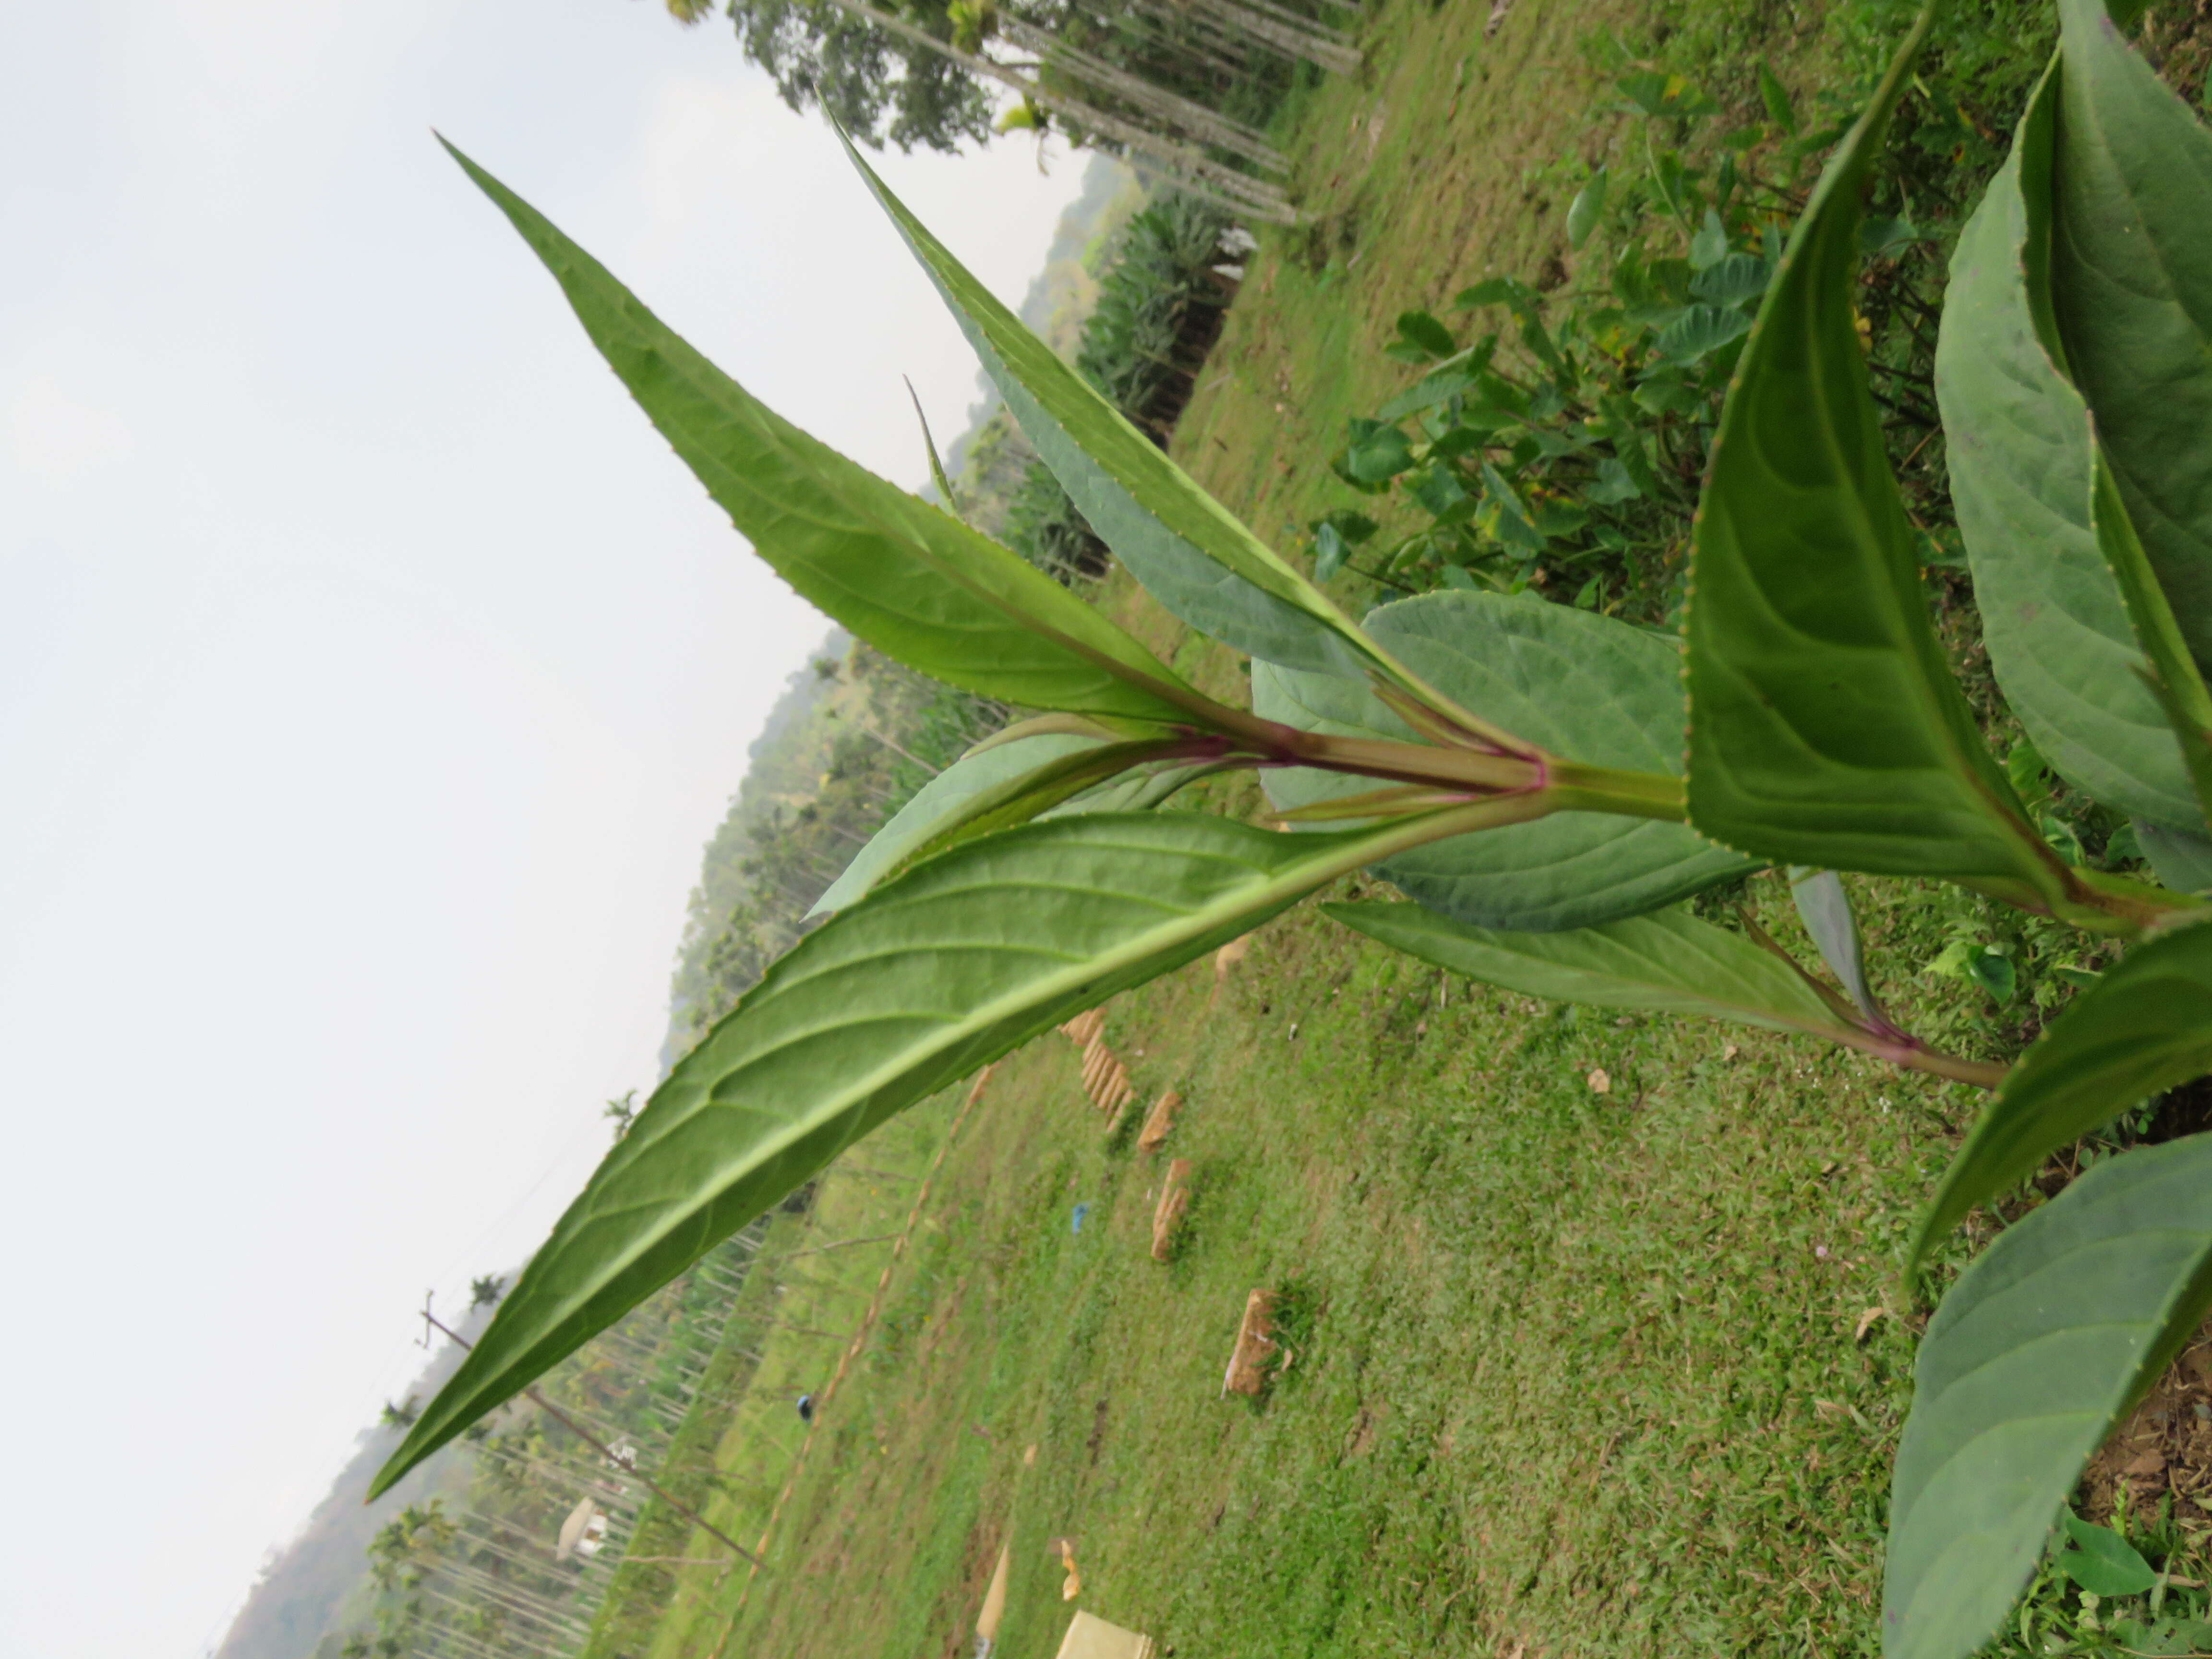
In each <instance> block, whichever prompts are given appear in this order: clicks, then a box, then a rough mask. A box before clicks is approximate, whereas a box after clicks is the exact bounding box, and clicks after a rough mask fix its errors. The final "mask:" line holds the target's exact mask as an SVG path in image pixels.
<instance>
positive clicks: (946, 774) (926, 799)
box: [806, 732, 1100, 917]
mask: <svg viewBox="0 0 2212 1659" xmlns="http://www.w3.org/2000/svg"><path fill="white" fill-rule="evenodd" d="M1099 746H1100V740H1099V739H1098V738H1085V737H1078V736H1075V735H1073V734H1072V733H1067V732H1040V733H1039V734H1038V735H1037V736H1036V737H1031V738H1014V739H1013V740H1012V741H1011V742H1008V743H1000V744H992V745H991V746H990V747H988V748H986V749H979V750H974V751H972V752H970V753H969V754H965V755H963V756H962V757H960V758H959V759H958V760H957V761H955V762H953V763H952V764H951V765H950V766H948V767H946V768H945V769H944V770H943V771H942V772H940V773H939V774H938V775H936V776H935V777H933V778H932V779H931V780H930V781H928V782H927V783H925V784H924V785H922V786H921V788H919V789H917V790H916V791H915V793H914V796H913V799H910V800H908V802H907V804H906V805H903V806H902V807H900V808H899V810H898V811H896V812H895V813H893V814H892V815H891V816H890V818H889V819H887V820H886V821H885V822H884V824H883V826H882V828H880V829H878V830H877V831H876V833H875V834H874V835H873V836H870V837H869V839H868V844H867V845H866V846H865V847H863V848H860V851H859V852H857V853H855V854H853V861H852V862H851V863H850V864H848V865H847V866H845V870H844V873H843V874H842V875H840V876H839V877H838V878H837V879H836V880H835V881H833V882H831V883H830V884H829V888H828V890H826V891H824V892H823V895H822V896H821V897H820V898H818V899H817V900H815V901H814V908H812V909H811V910H809V911H808V912H807V913H806V914H807V915H808V916H809V917H813V916H819V915H830V914H831V913H832V912H835V911H838V910H842V909H844V908H846V907H847V906H848V905H849V904H851V903H853V902H854V901H855V900H857V899H859V898H860V896H861V895H862V894H864V893H866V891H867V890H869V889H870V888H871V887H873V886H874V885H875V884H877V883H878V881H880V880H882V879H883V878H884V877H885V876H887V875H889V874H890V872H892V871H893V870H895V869H896V868H897V867H898V866H899V864H900V863H901V862H902V860H905V859H906V858H907V856H908V854H912V853H914V852H915V851H916V850H917V849H918V848H921V846H922V845H923V844H924V843H925V842H927V841H928V840H929V839H930V837H931V836H933V835H935V834H936V833H938V832H939V830H940V829H942V828H943V827H944V826H945V824H946V823H949V822H951V820H953V819H955V818H957V817H959V816H960V815H961V814H962V813H963V812H965V811H970V810H972V809H973V807H974V806H975V804H976V803H977V802H978V801H980V800H982V799H987V798H988V797H989V796H991V795H992V794H993V793H995V792H997V791H998V790H1000V789H1001V788H1003V787H1005V786H1006V785H1008V784H1010V783H1013V782H1015V781H1017V780H1018V779H1021V778H1025V777H1027V776H1029V775H1030V774H1031V773H1033V772H1035V771H1036V770H1037V769H1039V768H1040V767H1042V766H1045V765H1047V764H1048V763H1051V762H1054V761H1058V760H1065V759H1066V758H1067V757H1070V756H1072V755H1081V754H1085V753H1088V752H1090V751H1091V750H1095V749H1097V748H1098V747H1099Z"/></svg>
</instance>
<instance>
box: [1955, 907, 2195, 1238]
mask: <svg viewBox="0 0 2212 1659" xmlns="http://www.w3.org/2000/svg"><path fill="white" fill-rule="evenodd" d="M2207 1071H2212V926H2207V925H2206V924H2204V923H2203V922H2198V923H2196V924H2194V925H2191V926H2188V927H2177V928H2174V929H2173V930H2172V931H2171V932H2168V933H2161V934H2160V935H2158V936H2157V937H2155V938H2154V939H2150V940H2148V941H2147V942H2146V943H2144V944H2142V945H2138V946H2137V947H2136V949H2135V950H2133V951H2130V952H2129V953H2128V954H2127V955H2126V956H2125V957H2122V958H2121V960H2120V961H2119V962H2118V963H2117V964H2116V965H2115V966H2113V967H2112V968H2109V969H2106V971H2105V972H2104V973H2102V974H2100V975H2098V977H2097V980H2096V982H2095V983H2094V984H2093V985H2091V986H2089V987H2087V989H2085V990H2084V991H2082V992H2081V994H2080V995H2078V996H2076V997H2075V999H2074V1000H2073V1001H2072V1002H2071V1003H2070V1004H2069V1005H2068V1006H2067V1008H2066V1010H2065V1012H2063V1013H2062V1014H2060V1015H2059V1016H2058V1018H2056V1019H2054V1020H2052V1021H2051V1024H2048V1025H2046V1026H2045V1028H2044V1030H2043V1035H2042V1036H2039V1037H2038V1038H2037V1039H2036V1040H2035V1042H2034V1044H2033V1047H2031V1048H2029V1049H2028V1051H2027V1054H2023V1055H2022V1056H2021V1060H2020V1063H2019V1064H2018V1065H2016V1066H2014V1067H2013V1068H2012V1071H2011V1073H2009V1074H2008V1076H2007V1077H2006V1079H2005V1082H2004V1086H2003V1087H2002V1089H2001V1090H1999V1091H1998V1092H1997V1096H1996V1099H1995V1100H1993V1101H1991V1102H1990V1105H1989V1108H1988V1109H1987V1110H1986V1111H1984V1113H1983V1114H1982V1118H1981V1121H1979V1122H1978V1123H1977V1124H1976V1125H1975V1126H1974V1128H1973V1132H1972V1133H1971V1134H1970V1135H1968V1136H1967V1138H1966V1145H1965V1146H1962V1147H1960V1149H1959V1153H1958V1156H1957V1157H1956V1158H1954V1159H1953V1160H1952V1163H1951V1167H1950V1169H1949V1170H1947V1171H1946V1172H1945V1174H1944V1176H1943V1182H1942V1186H1941V1187H1939V1188H1937V1189H1936V1196H1935V1198H1934V1200H1932V1201H1931V1202H1930V1204H1929V1208H1928V1212H1927V1215H1926V1217H1925V1218H1924V1219H1923V1222H1922V1224H1921V1229H1920V1234H1919V1237H1918V1239H1917V1243H1915V1245H1914V1249H1913V1260H1914V1261H1919V1260H1921V1259H1922V1258H1923V1257H1924V1256H1925V1255H1926V1254H1927V1252H1928V1250H1929V1249H1930V1248H1932V1247H1933V1245H1934V1244H1935V1243H1936V1240H1938V1239H1940V1238H1942V1237H1943V1236H1944V1235H1945V1234H1946V1233H1948V1232H1949V1231H1951V1229H1952V1228H1953V1227H1954V1226H1956V1225H1958V1224H1959V1223H1960V1221H1961V1220H1962V1219H1964V1218H1965V1217H1966V1212H1968V1211H1969V1210H1971V1209H1972V1208H1973V1207H1974V1206H1975V1205H1977V1204H1983V1203H1986V1202H1988V1201H1989V1200H1990V1199H1993V1198H1996V1197H1997V1196H1998V1195H2000V1194H2003V1193H2006V1192H2008V1191H2010V1190H2011V1189H2012V1188H2014V1187H2015V1185H2017V1184H2018V1183H2019V1182H2022V1181H2025V1180H2026V1179H2027V1177H2028V1176H2031V1175H2033V1174H2034V1173H2035V1172H2036V1170H2039V1169H2040V1168H2041V1167H2042V1164H2043V1161H2044V1160H2045V1158H2048V1157H2050V1156H2051V1153H2053V1152H2057V1151H2058V1150H2059V1149H2060V1148H2061V1147H2064V1146H2072V1145H2073V1144H2074V1142H2075V1141H2077V1140H2079V1139H2081V1137H2082V1136H2083V1135H2085V1134H2087V1133H2089V1132H2090V1131H2091V1130H2093V1129H2096V1128H2099V1127H2102V1126H2103V1125H2105V1124H2106V1123H2109V1122H2111V1121H2112V1120H2113V1119H2114V1118H2116V1117H2118V1115H2120V1114H2121V1113H2122V1112H2124V1111H2126V1110H2127V1109H2129V1108H2130V1106H2133V1105H2135V1104H2136V1103H2137V1102H2139V1101H2141V1100H2143V1099H2145V1098H2147V1097H2149V1096H2151V1095H2154V1094H2156V1093H2158V1092H2159V1091H2161V1090H2164V1089H2170V1088H2172V1087H2173V1086H2174V1085H2176V1084H2179V1083H2186V1082H2187V1081H2189V1079H2191V1078H2195V1077H2201V1076H2203V1074H2204V1073H2206V1072H2207Z"/></svg>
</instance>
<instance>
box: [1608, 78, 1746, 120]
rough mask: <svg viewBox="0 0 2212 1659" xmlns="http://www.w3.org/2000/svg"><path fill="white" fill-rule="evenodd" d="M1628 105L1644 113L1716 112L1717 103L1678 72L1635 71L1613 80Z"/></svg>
mask: <svg viewBox="0 0 2212 1659" xmlns="http://www.w3.org/2000/svg"><path fill="white" fill-rule="evenodd" d="M1613 84H1614V85H1615V86H1617V87H1619V88H1620V95H1621V96H1622V97H1624V98H1626V100H1628V102H1629V104H1630V105H1631V106H1632V107H1633V108H1635V109H1636V110H1638V111H1639V112H1642V113H1643V114H1645V115H1661V116H1668V115H1717V114H1719V113H1720V107H1721V106H1719V105H1718V104H1717V103H1715V102H1714V101H1713V100H1711V99H1710V98H1708V97H1707V96H1705V94H1704V93H1702V92H1700V91H1699V90H1698V88H1695V87H1693V86H1692V85H1691V84H1690V83H1689V82H1687V81H1685V80H1684V79H1683V78H1682V77H1681V76H1679V75H1669V74H1668V73H1666V72H1665V71H1664V70H1638V71H1637V72H1636V73H1635V74H1633V75H1625V76H1621V78H1620V80H1618V81H1616V82H1613Z"/></svg>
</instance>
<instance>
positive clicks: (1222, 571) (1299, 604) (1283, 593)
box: [846, 140, 1466, 713]
mask: <svg viewBox="0 0 2212 1659" xmlns="http://www.w3.org/2000/svg"><path fill="white" fill-rule="evenodd" d="M846 150H847V153H848V155H851V157H852V159H853V165H854V167H858V168H859V169H860V176H861V177H862V178H863V179H866V181H867V185H868V188H869V189H870V190H871V191H873V192H874V194H875V197H876V199H877V200H878V202H880V203H881V204H883V207H884V211H885V212H887V213H888V214H890V216H891V220H892V222H893V223H895V224H896V226H897V227H898V230H899V234H900V235H902V237H904V238H905V239H906V243H907V246H908V247H910V248H912V249H913V250H914V252H915V257H916V258H919V259H920V260H921V264H922V265H923V267H924V269H926V270H927V271H928V273H929V276H930V280H931V281H932V282H933V283H935V284H936V287H937V290H938V292H939V294H940V295H943V296H944V299H945V304H946V305H947V306H948V307H951V311H952V314H953V316H954V318H955V319H957V321H958V322H959V324H960V328H961V331H962V332H963V333H964V334H965V335H966V336H967V337H968V342H969V344H970V345H971V346H973V347H974V348H975V354H976V356H978V357H980V358H981V360H982V363H983V368H984V372H985V373H986V374H988V375H989V376H990V377H991V380H992V382H993V384H994V385H995V386H997V387H998V388H999V391H1000V395H1002V396H1003V397H1004V398H1006V405H1007V407H1008V408H1009V409H1011V410H1012V411H1013V413H1014V418H1015V419H1016V420H1017V421H1018V422H1020V424H1021V428H1022V431H1023V432H1024V435H1027V437H1028V438H1029V441H1030V443H1031V445H1033V446H1034V447H1035V448H1036V453H1037V454H1038V455H1039V457H1041V458H1042V460H1043V461H1044V464H1045V465H1047V466H1048V467H1049V468H1050V469H1051V470H1052V473H1053V476H1054V477H1056V478H1058V479H1059V480H1060V488H1062V489H1065V490H1066V492H1067V494H1068V498H1069V499H1070V500H1071V501H1073V502H1074V503H1075V505H1076V507H1078V509H1079V510H1080V511H1081V513H1082V514H1083V516H1084V518H1085V520H1088V521H1089V522H1090V524H1091V528H1092V529H1094V530H1096V531H1097V532H1098V534H1099V536H1100V537H1101V538H1103V540H1104V541H1105V543H1106V544H1107V545H1108V546H1109V547H1110V548H1112V549H1113V550H1114V552H1115V555H1116V556H1118V557H1119V558H1120V559H1121V562H1123V563H1124V564H1126V565H1127V566H1128V567H1129V569H1130V571H1131V573H1132V574H1134V575H1135V577H1136V578H1137V580H1139V581H1140V582H1142V583H1143V584H1144V585H1145V587H1146V590H1147V591H1149V592H1151V593H1152V596H1153V597H1154V598H1155V599H1158V600H1159V602H1160V603H1161V604H1162V605H1165V606H1166V607H1167V608H1168V609H1169V610H1170V611H1173V612H1174V613H1175V614H1176V616H1178V617H1182V620H1183V621H1185V622H1187V623H1189V624H1190V625H1191V626H1192V627H1194V628H1196V629H1200V630H1201V631H1203V632H1205V633H1206V634H1210V635H1212V636H1213V637H1214V638H1215V639H1218V640H1221V641H1225V643H1227V644H1229V645H1231V646H1234V647H1236V648H1237V649H1238V650H1240V651H1243V652H1245V653H1248V654H1249V655H1251V656H1254V657H1256V658H1258V659H1261V660H1262V661H1265V662H1273V663H1279V664H1282V665H1285V666H1286V667H1291V668H1299V669H1305V670H1309V671H1314V672H1319V673H1329V674H1338V675H1349V676H1351V677H1352V678H1364V677H1365V676H1366V675H1367V674H1368V673H1369V672H1370V671H1381V672H1382V673H1383V674H1384V675H1386V676H1387V677H1389V678H1391V679H1393V680H1395V681H1397V682H1399V683H1400V684H1403V685H1405V686H1406V687H1407V689H1408V690H1412V691H1413V692H1414V693H1415V694H1416V695H1419V696H1424V697H1425V698H1426V699H1427V700H1429V701H1431V702H1432V704H1433V705H1434V706H1436V707H1437V708H1439V709H1440V711H1442V712H1445V713H1465V712H1466V711H1464V710H1453V709H1452V708H1451V707H1450V705H1449V702H1447V701H1445V700H1444V699H1443V697H1442V696H1441V695H1440V694H1439V693H1438V692H1437V690H1436V689H1435V688H1433V687H1429V686H1425V685H1424V684H1422V683H1421V681H1420V679H1419V677H1418V675H1417V674H1416V673H1415V672H1414V671H1412V670H1411V669H1409V668H1408V667H1407V665H1404V664H1402V663H1400V662H1398V661H1396V660H1395V659H1393V658H1392V657H1391V655H1390V654H1389V652H1388V651H1387V650H1385V649H1384V648H1383V647H1381V646H1380V645H1379V644H1378V643H1377V642H1376V641H1374V640H1372V639H1370V638H1369V637H1368V636H1367V635H1365V634H1364V633H1363V632H1362V631H1361V630H1360V629H1359V628H1358V626H1357V625H1356V624H1354V623H1353V622H1352V619H1351V618H1350V617H1347V616H1346V615H1345V614H1344V612H1343V611H1340V609H1338V607H1337V605H1336V604H1335V602H1334V600H1332V599H1330V598H1329V597H1328V595H1327V594H1326V593H1324V592H1322V591H1321V589H1320V588H1318V587H1316V586H1315V585H1314V584H1313V583H1312V582H1310V581H1309V580H1307V579H1306V578H1305V577H1304V576H1303V575H1301V574H1299V573H1298V572H1297V570H1296V569H1294V568H1292V567H1291V565H1290V564H1288V563H1287V562H1285V561H1284V560H1283V559H1282V557H1281V556H1279V555H1278V554H1277V553H1275V552H1274V550H1273V549H1271V548H1269V547H1268V546H1267V544H1265V543H1264V542H1262V541H1261V540H1260V539H1259V538H1257V537H1256V536H1255V535H1253V533H1252V532H1250V531H1249V530H1248V529H1247V528H1245V526H1243V525H1242V524H1241V523H1239V522H1238V521H1237V519H1236V518H1235V517H1234V516H1232V515H1231V513H1229V512H1228V511H1227V510H1226V509H1225V508H1224V507H1222V506H1221V505H1220V504H1219V503H1218V502H1217V501H1214V500H1213V498H1212V496H1210V495H1207V494H1206V492H1205V491H1204V490H1202V489H1200V488H1199V487H1198V485H1197V484H1196V483H1193V482H1192V480H1191V479H1190V477H1188V475H1187V474H1186V473H1185V472H1184V471H1183V470H1182V468H1181V467H1179V466H1177V465H1176V464H1175V463H1174V462H1173V461H1171V460H1170V459H1168V457H1167V455H1166V454H1165V453H1163V452H1162V451H1161V449H1160V448H1159V447H1158V445H1157V444H1155V443H1153V442H1152V440H1150V439H1149V438H1147V437H1146V436H1145V435H1144V434H1143V433H1141V432H1139V431H1138V430H1137V428H1135V427H1133V426H1132V425H1131V424H1130V423H1129V422H1127V421H1126V420H1124V419H1123V418H1122V416H1121V412H1120V411H1119V410H1116V409H1115V407H1114V406H1113V405H1112V404H1109V403H1108V402H1107V401H1106V399H1105V398H1102V397H1101V396H1099V394H1098V393H1097V391H1096V390H1094V389H1093V388H1092V387H1091V385H1090V384H1089V383H1088V382H1086V381H1085V380H1084V379H1083V377H1082V376H1081V375H1079V374H1077V373H1076V372H1075V371H1074V370H1073V369H1072V368H1069V367H1068V366H1067V365H1066V363H1064V362H1060V359H1059V358H1058V357H1057V356H1054V354H1053V352H1052V349H1051V348H1049V347H1048V346H1047V345H1046V344H1045V343H1044V342H1042V340H1040V339H1038V338H1037V337H1036V335H1035V334H1033V333H1031V332H1030V330H1029V329H1028V327H1027V326H1026V325H1024V323H1023V322H1022V320H1021V319H1019V318H1018V317H1017V316H1015V315H1014V314H1013V313H1012V312H1010V311H1008V310H1007V309H1006V307H1005V306H1003V305H1001V304H1000V303H999V301H998V300H997V299H996V298H995V297H994V295H992V293H991V291H990V290H989V289H987V288H985V287H984V286H983V285H982V284H981V283H979V282H977V281H976V280H975V277H974V276H970V275H969V272H968V271H967V270H965V269H964V268H963V266H962V265H961V264H960V262H959V261H958V260H957V259H956V258H953V257H952V254H951V251H950V250H948V249H947V248H946V247H945V245H944V244H943V243H941V242H939V240H937V239H936V238H935V237H934V236H933V235H931V234H929V231H928V230H927V228H925V227H924V226H923V225H922V223H921V221H920V220H918V219H916V218H915V216H914V215H913V214H912V213H910V212H908V210H907V209H906V207H905V205H904V204H902V203H901V202H900V201H899V199H898V197H896V196H894V195H893V194H892V193H891V191H890V188H889V187H888V186H887V185H885V184H884V181H883V180H882V179H879V178H878V177H877V176H876V174H875V172H874V170H873V169H872V168H871V167H869V166H868V164H867V163H866V161H863V160H861V158H860V152H859V151H858V150H857V149H854V148H853V145H852V143H851V142H850V141H849V140H848V141H847V143H846Z"/></svg>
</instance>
